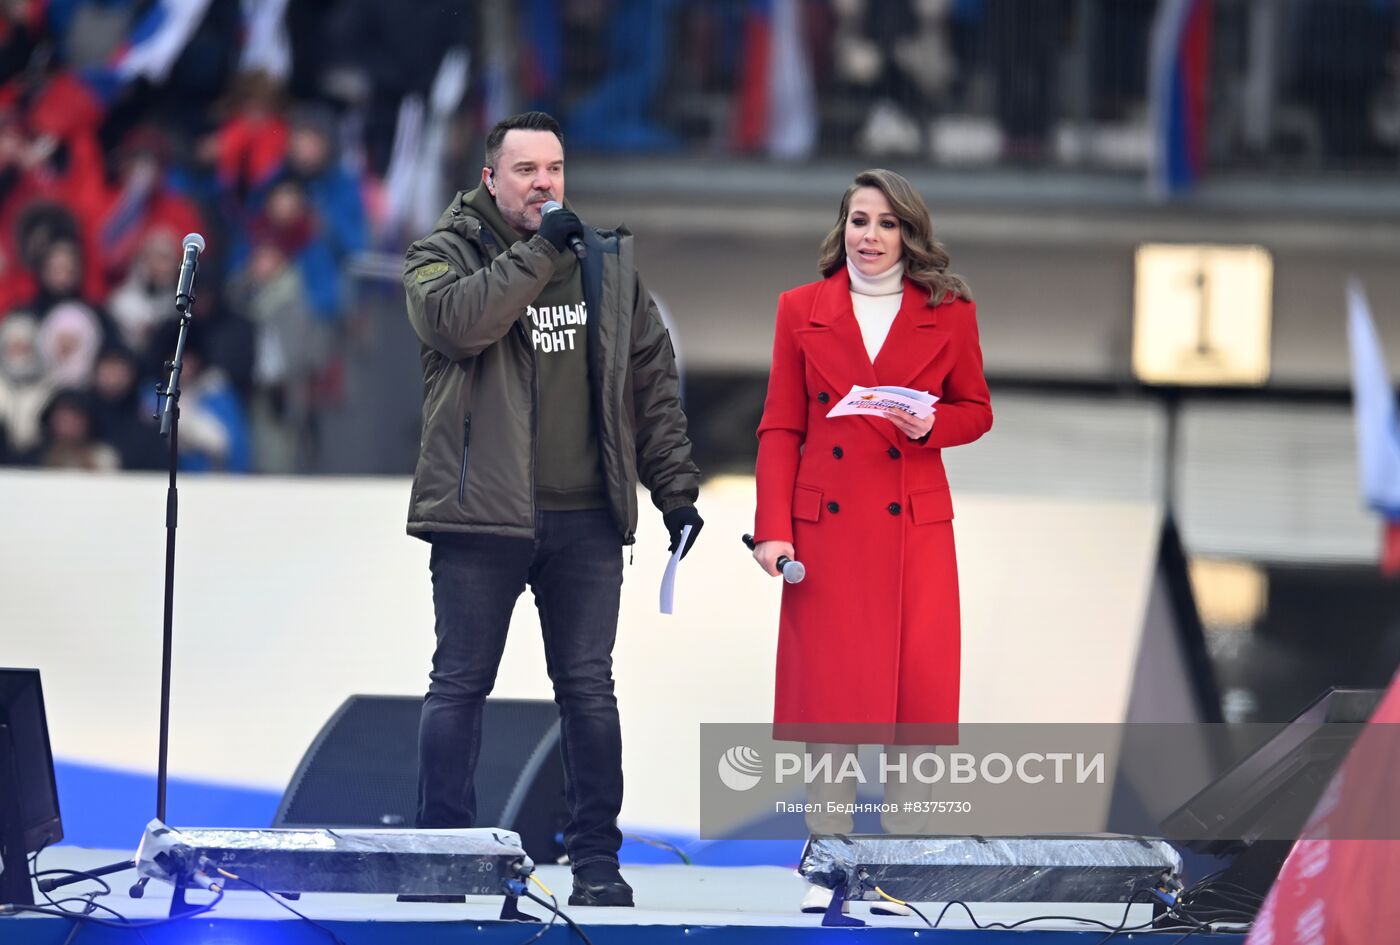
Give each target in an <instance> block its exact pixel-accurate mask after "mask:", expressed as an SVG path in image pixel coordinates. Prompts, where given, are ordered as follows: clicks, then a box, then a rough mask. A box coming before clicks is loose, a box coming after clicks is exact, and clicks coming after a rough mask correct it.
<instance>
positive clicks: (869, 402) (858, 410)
mask: <svg viewBox="0 0 1400 945" xmlns="http://www.w3.org/2000/svg"><path fill="white" fill-rule="evenodd" d="M937 402H938V398H937V397H935V396H934V395H933V394H930V393H929V392H928V391H926V390H911V389H910V388H908V387H861V386H859V385H856V386H853V387H852V388H851V392H850V393H849V394H847V395H846V396H845V397H842V398H841V399H840V400H839V401H837V402H836V405H835V406H833V407H832V408H831V409H830V410H829V411H827V414H826V415H827V416H828V417H858V416H861V415H862V414H865V415H868V416H879V415H880V414H882V413H884V412H885V411H886V410H900V411H903V412H904V413H907V414H909V416H911V417H918V418H919V419H920V420H922V419H923V418H924V417H927V416H930V415H932V414H933V405H934V404H936V403H937Z"/></svg>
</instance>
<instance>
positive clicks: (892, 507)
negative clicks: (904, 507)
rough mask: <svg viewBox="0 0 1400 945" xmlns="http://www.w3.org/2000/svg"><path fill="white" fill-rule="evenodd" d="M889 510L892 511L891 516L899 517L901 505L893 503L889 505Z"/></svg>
mask: <svg viewBox="0 0 1400 945" xmlns="http://www.w3.org/2000/svg"><path fill="white" fill-rule="evenodd" d="M889 510H890V514H891V515H898V514H899V503H898V502H891V503H890V504H889Z"/></svg>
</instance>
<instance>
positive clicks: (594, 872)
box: [569, 861, 632, 906]
mask: <svg viewBox="0 0 1400 945" xmlns="http://www.w3.org/2000/svg"><path fill="white" fill-rule="evenodd" d="M569 905H571V906H630V905H632V887H631V886H629V885H627V880H625V879H623V878H622V873H620V872H619V871H618V868H617V864H616V863H609V862H607V861H598V862H593V863H588V864H586V865H584V866H580V867H579V868H578V869H576V870H574V892H573V895H571V896H570V897H569Z"/></svg>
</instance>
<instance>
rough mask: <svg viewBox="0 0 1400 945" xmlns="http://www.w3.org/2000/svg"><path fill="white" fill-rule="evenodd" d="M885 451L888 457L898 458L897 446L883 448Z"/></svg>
mask: <svg viewBox="0 0 1400 945" xmlns="http://www.w3.org/2000/svg"><path fill="white" fill-rule="evenodd" d="M885 452H886V453H888V454H889V455H890V459H899V455H900V454H899V447H897V446H891V447H890V448H889V449H887V450H885Z"/></svg>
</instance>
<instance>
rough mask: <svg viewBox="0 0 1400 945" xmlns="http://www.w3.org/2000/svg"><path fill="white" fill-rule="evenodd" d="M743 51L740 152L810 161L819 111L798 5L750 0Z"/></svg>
mask: <svg viewBox="0 0 1400 945" xmlns="http://www.w3.org/2000/svg"><path fill="white" fill-rule="evenodd" d="M743 48H744V57H743V63H742V65H741V67H740V75H739V88H738V107H737V109H736V117H735V123H734V146H735V148H736V150H738V151H741V152H752V151H760V150H766V151H767V152H768V154H769V155H770V156H772V157H776V158H780V159H784V160H798V159H801V158H805V157H807V156H808V155H810V154H811V152H812V147H813V146H814V145H815V144H816V138H817V109H816V101H815V95H814V93H813V90H812V72H811V66H810V64H809V63H808V61H807V50H806V47H805V43H804V42H803V39H802V10H801V7H800V5H799V3H798V0H749V3H748V6H747V10H746V11H745V17H744V47H743Z"/></svg>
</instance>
